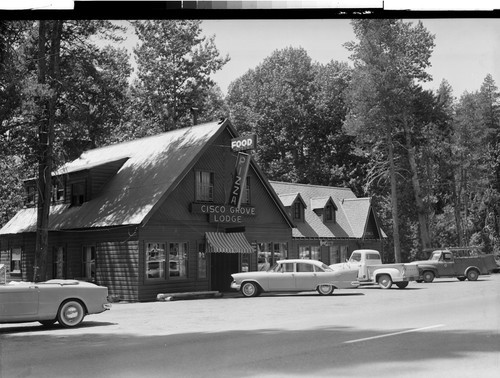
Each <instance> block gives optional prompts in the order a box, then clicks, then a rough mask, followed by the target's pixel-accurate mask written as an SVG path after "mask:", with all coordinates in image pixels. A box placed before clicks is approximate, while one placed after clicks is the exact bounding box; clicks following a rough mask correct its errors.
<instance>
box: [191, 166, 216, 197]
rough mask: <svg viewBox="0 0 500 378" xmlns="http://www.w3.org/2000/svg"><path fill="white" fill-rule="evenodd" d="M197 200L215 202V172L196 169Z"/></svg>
mask: <svg viewBox="0 0 500 378" xmlns="http://www.w3.org/2000/svg"><path fill="white" fill-rule="evenodd" d="M195 175H196V178H195V181H196V194H195V195H196V201H203V202H213V200H214V173H213V172H207V171H196V172H195Z"/></svg>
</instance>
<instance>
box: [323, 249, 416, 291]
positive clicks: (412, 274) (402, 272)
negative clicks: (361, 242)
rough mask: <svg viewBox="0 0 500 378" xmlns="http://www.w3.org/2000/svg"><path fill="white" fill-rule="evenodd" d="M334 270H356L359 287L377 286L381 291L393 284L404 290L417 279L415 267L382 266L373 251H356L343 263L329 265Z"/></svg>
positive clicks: (378, 257) (377, 255) (378, 255)
mask: <svg viewBox="0 0 500 378" xmlns="http://www.w3.org/2000/svg"><path fill="white" fill-rule="evenodd" d="M330 268H332V269H333V270H334V271H336V270H357V271H358V277H357V279H358V282H359V284H360V285H375V284H378V285H379V286H380V287H381V288H382V289H389V288H390V287H391V286H392V284H393V283H394V284H395V285H396V286H397V287H398V288H399V289H404V288H405V287H407V286H408V283H409V282H410V281H416V280H417V279H418V278H419V271H418V267H417V266H416V265H409V264H382V259H381V258H380V253H379V252H378V251H376V250H374V249H357V250H354V251H353V252H352V254H351V257H350V258H349V260H347V261H346V262H345V263H339V264H332V265H330Z"/></svg>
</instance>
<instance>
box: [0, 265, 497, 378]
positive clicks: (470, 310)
mask: <svg viewBox="0 0 500 378" xmlns="http://www.w3.org/2000/svg"><path fill="white" fill-rule="evenodd" d="M160 376H161V377H217V378H219V377H388V376H389V377H398V378H399V377H423V376H425V377H440V378H446V377H455V378H456V377H458V378H460V377H472V376H476V377H483V378H484V377H498V376H500V274H494V275H491V276H481V277H480V279H479V280H478V281H476V282H469V281H464V282H459V281H458V280H456V279H437V280H435V281H434V282H433V283H431V284H425V283H421V284H418V283H410V285H409V286H408V288H406V289H404V290H399V289H397V288H394V289H390V290H381V289H379V288H377V287H367V288H360V289H351V290H338V291H335V293H334V295H332V296H328V297H323V296H319V295H318V294H316V293H313V292H311V293H300V294H290V295H288V294H287V295H263V296H260V297H257V298H243V297H242V296H241V295H239V294H237V295H236V296H235V295H232V296H225V297H223V298H214V299H197V300H185V301H173V302H152V303H115V304H113V307H112V309H111V310H110V311H107V312H105V313H102V314H97V315H90V316H88V317H86V318H85V320H84V323H82V326H80V327H79V328H75V329H64V328H61V327H59V326H58V325H57V324H56V325H55V326H54V327H52V328H44V327H42V326H41V325H39V324H38V323H25V324H2V325H0V377H1V378H4V377H5V378H11V377H37V378H40V377H50V378H57V377H160Z"/></svg>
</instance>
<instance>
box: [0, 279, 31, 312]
mask: <svg viewBox="0 0 500 378" xmlns="http://www.w3.org/2000/svg"><path fill="white" fill-rule="evenodd" d="M38 299H39V289H38V287H37V286H36V285H22V284H21V285H7V286H5V287H2V288H0V319H1V320H24V319H32V318H34V317H35V316H36V315H37V313H38Z"/></svg>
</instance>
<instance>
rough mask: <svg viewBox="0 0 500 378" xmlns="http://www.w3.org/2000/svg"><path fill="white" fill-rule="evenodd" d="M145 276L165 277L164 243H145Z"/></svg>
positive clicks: (152, 278) (149, 277)
mask: <svg viewBox="0 0 500 378" xmlns="http://www.w3.org/2000/svg"><path fill="white" fill-rule="evenodd" d="M146 278H147V279H151V280H154V279H159V278H165V244H164V243H154V242H148V243H146Z"/></svg>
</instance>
